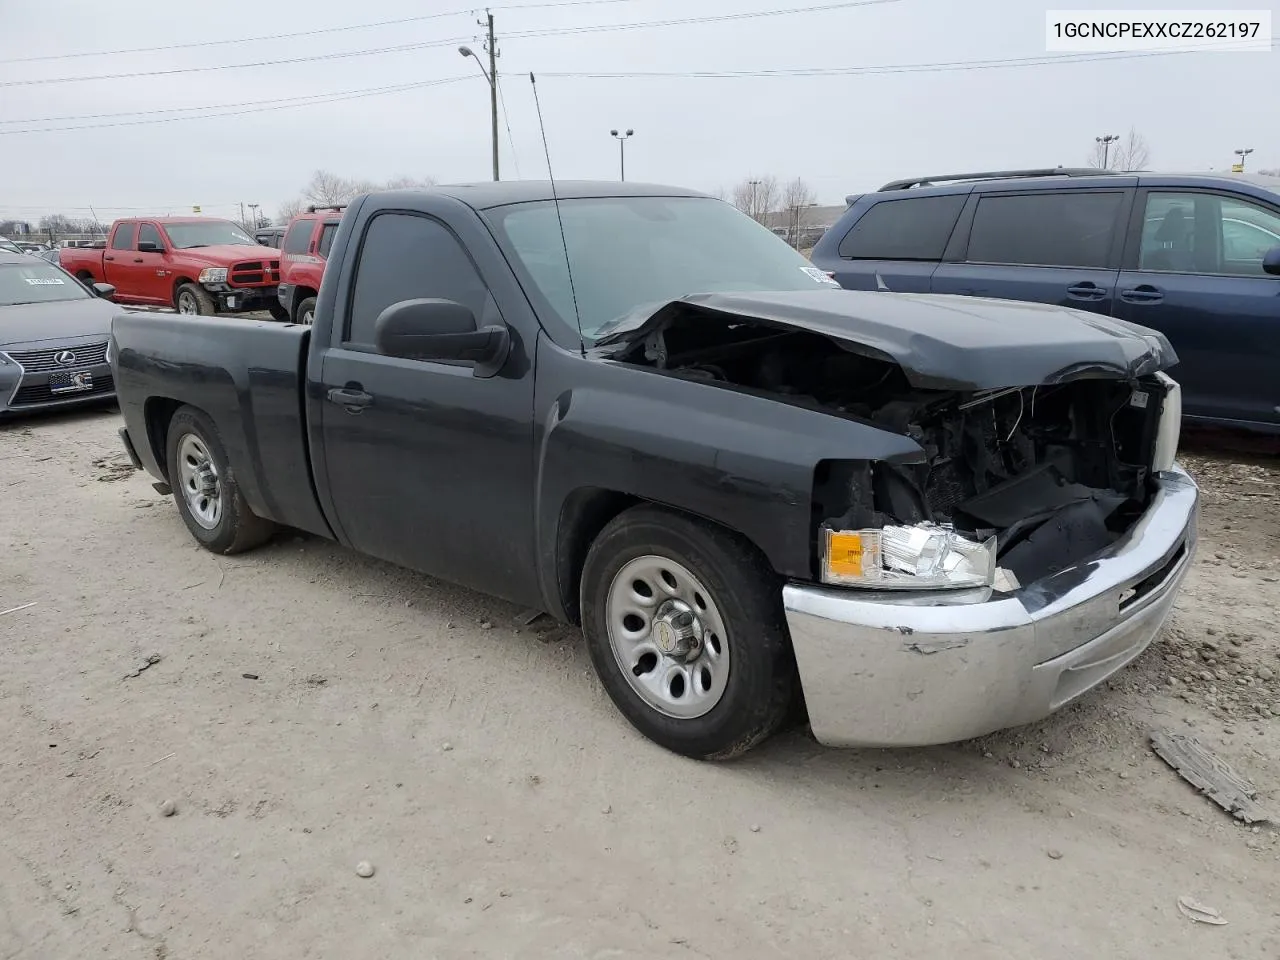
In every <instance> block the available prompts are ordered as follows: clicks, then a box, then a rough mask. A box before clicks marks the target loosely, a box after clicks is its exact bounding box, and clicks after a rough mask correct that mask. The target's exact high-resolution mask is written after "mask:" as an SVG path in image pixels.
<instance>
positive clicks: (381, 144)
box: [0, 0, 1280, 220]
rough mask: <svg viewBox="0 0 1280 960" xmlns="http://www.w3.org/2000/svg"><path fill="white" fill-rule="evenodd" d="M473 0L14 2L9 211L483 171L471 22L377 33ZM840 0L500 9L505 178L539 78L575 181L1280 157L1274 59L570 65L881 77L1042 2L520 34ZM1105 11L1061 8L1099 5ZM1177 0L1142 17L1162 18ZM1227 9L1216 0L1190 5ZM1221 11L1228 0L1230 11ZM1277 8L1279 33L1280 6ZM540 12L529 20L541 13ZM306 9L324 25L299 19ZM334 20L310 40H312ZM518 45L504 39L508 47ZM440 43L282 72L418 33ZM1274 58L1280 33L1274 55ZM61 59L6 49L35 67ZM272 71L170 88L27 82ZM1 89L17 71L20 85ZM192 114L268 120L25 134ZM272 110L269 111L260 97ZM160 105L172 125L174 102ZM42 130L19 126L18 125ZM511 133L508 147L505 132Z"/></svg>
mask: <svg viewBox="0 0 1280 960" xmlns="http://www.w3.org/2000/svg"><path fill="white" fill-rule="evenodd" d="M466 2H467V0H363V2H361V3H351V2H349V0H307V2H306V3H301V2H276V3H264V2H261V0H218V2H217V3H216V4H213V5H210V4H197V3H186V2H174V0H171V2H167V3H143V2H140V0H126V2H115V3H112V2H103V0H39V2H22V0H0V61H6V62H4V63H0V217H12V216H21V217H22V218H24V219H32V220H34V219H37V218H38V217H39V216H40V215H41V214H43V213H49V212H64V213H67V214H71V215H77V216H84V215H87V214H88V210H87V209H86V208H87V207H88V206H89V205H91V204H92V205H93V206H94V207H95V209H96V210H97V213H98V215H99V217H101V218H103V219H110V218H112V217H114V216H121V215H127V214H128V213H131V212H133V211H132V210H130V209H128V208H137V209H138V211H142V210H146V211H148V212H154V213H160V214H163V213H167V212H172V213H183V212H189V210H190V206H191V205H192V204H197V203H198V204H201V205H202V206H203V209H204V212H205V213H206V214H214V215H224V216H227V215H232V214H235V213H238V206H237V204H238V202H239V201H245V202H253V203H259V204H261V205H262V206H263V207H264V209H265V210H266V211H268V212H270V213H274V211H275V210H276V208H277V207H278V206H279V205H280V203H281V202H283V201H285V200H287V199H289V198H290V197H292V196H294V195H295V194H296V193H297V192H298V190H299V188H300V187H301V186H302V185H303V184H304V183H305V182H306V180H307V179H308V178H309V176H310V174H311V172H312V171H313V170H315V169H317V168H324V169H327V170H331V171H333V172H335V173H339V174H342V175H345V176H352V177H364V178H369V179H373V180H385V179H387V178H390V177H394V176H399V175H409V176H433V177H435V178H437V179H438V180H440V181H442V182H457V181H466V180H484V179H488V178H489V177H490V175H491V171H490V160H489V127H488V122H489V113H488V86H487V85H486V83H485V81H484V79H483V78H482V77H481V75H480V72H479V70H478V69H477V65H476V63H475V61H474V60H464V59H463V58H462V57H461V56H459V54H458V52H457V45H458V43H459V42H466V43H470V44H472V45H474V46H475V47H476V49H477V51H479V44H478V43H477V40H478V39H479V35H480V28H479V27H478V26H477V25H476V16H477V15H478V14H479V13H481V12H482V9H477V10H476V11H475V12H474V13H472V14H465V13H449V15H446V16H440V17H437V18H434V19H426V20H420V21H417V22H411V23H402V24H398V25H391V26H381V27H367V28H358V27H359V25H361V24H368V23H371V22H374V21H383V20H394V19H398V18H408V17H420V16H423V15H424V14H428V13H432V14H434V13H448V12H449V11H457V10H459V9H461V8H463V7H464V6H465V5H466ZM831 2H834V0H698V2H697V3H693V2H691V0H589V2H581V0H579V2H578V3H575V4H563V3H562V5H559V6H554V7H553V6H549V5H548V4H528V2H527V0H512V2H511V3H510V4H506V5H502V6H495V7H494V8H493V10H494V14H495V18H496V25H497V30H498V34H499V48H500V50H501V54H502V55H501V58H500V60H499V75H500V77H501V78H502V88H503V91H504V94H505V100H506V106H507V110H508V114H509V121H510V139H508V132H507V129H506V126H505V125H503V127H502V129H501V138H502V143H501V150H502V165H503V175H504V177H506V176H510V177H515V176H517V175H519V176H521V177H523V178H526V179H531V178H539V179H541V178H545V176H546V164H545V160H544V158H543V152H542V143H541V140H540V138H539V135H538V124H537V115H536V113H535V110H534V101H533V97H532V93H531V89H530V84H529V80H528V73H529V71H531V70H532V71H534V72H536V73H538V74H540V76H541V79H540V80H539V82H538V92H539V95H540V96H541V98H542V109H543V112H544V115H545V118H546V124H547V134H548V137H549V139H550V144H551V156H552V161H553V163H554V165H555V172H556V175H557V176H558V177H561V178H565V179H569V178H590V179H614V178H616V177H617V176H618V146H617V143H616V142H615V141H613V140H612V139H611V138H610V136H609V130H610V128H612V127H620V128H626V127H632V128H634V129H635V136H634V138H633V139H632V140H631V141H629V143H628V144H627V179H629V180H646V181H652V182H661V183H672V184H679V185H683V186H691V187H694V188H699V189H706V190H714V189H716V188H717V187H725V188H729V187H732V185H733V184H734V183H735V182H737V181H740V180H742V179H743V178H746V177H748V176H750V175H762V174H774V175H776V176H777V177H779V179H786V178H790V177H795V176H801V177H803V178H805V179H806V180H807V181H808V182H809V183H810V185H811V186H812V187H813V188H814V189H815V190H816V192H817V194H818V197H819V199H820V200H821V201H823V202H825V203H839V202H841V201H842V199H843V197H844V196H845V195H846V194H848V193H851V192H858V191H862V190H866V189H871V188H874V187H875V186H877V185H879V184H880V183H882V182H884V181H886V180H890V179H894V178H898V177H902V176H907V175H913V174H924V173H941V172H951V171H957V170H983V169H992V168H996V169H1002V168H1009V167H1019V166H1052V165H1055V164H1059V163H1061V164H1067V165H1080V164H1084V163H1085V162H1086V161H1087V159H1088V155H1089V150H1090V148H1091V147H1092V146H1093V143H1094V137H1095V136H1097V135H1099V134H1104V133H1119V134H1123V133H1126V132H1127V131H1128V130H1129V128H1130V126H1135V127H1137V128H1138V129H1139V130H1140V131H1141V132H1142V133H1143V134H1144V135H1145V136H1146V138H1147V140H1148V141H1149V143H1150V146H1151V151H1152V156H1151V164H1150V165H1151V166H1152V167H1155V168H1160V169H1177V170H1192V169H1194V170H1206V169H1209V168H1217V169H1223V168H1224V167H1226V166H1229V164H1230V163H1231V161H1232V159H1233V156H1232V151H1233V150H1234V149H1235V148H1237V147H1253V148H1254V150H1255V153H1254V154H1253V155H1252V156H1251V157H1250V158H1249V165H1250V167H1251V168H1255V169H1256V168H1258V167H1280V125H1277V123H1276V122H1275V117H1276V109H1275V105H1274V103H1272V102H1271V101H1272V99H1273V97H1274V96H1275V93H1276V91H1277V90H1278V89H1280V53H1278V52H1272V53H1252V54H1249V53H1216V54H1203V53H1197V54H1188V55H1174V56H1147V57H1141V58H1131V59H1119V60H1109V61H1093V62H1076V63H1056V64H1049V65H1032V66H1018V67H1005V68H995V69H973V68H967V69H962V70H926V71H914V72H896V73H879V74H867V73H864V74H855V75H847V74H846V75H835V76H781V77H778V76H772V77H748V78H714V79H709V78H670V77H664V78H657V79H652V78H645V79H636V78H608V79H599V78H567V77H556V76H553V75H552V74H555V73H557V72H627V71H632V72H642V71H737V70H757V71H758V70H793V69H796V68H813V67H825V68H850V67H884V66H900V65H908V64H938V63H954V62H956V61H963V62H973V61H991V60H1001V59H1016V58H1026V57H1044V56H1045V26H1044V19H1045V14H1044V11H1045V7H1046V6H1047V4H1039V3H1031V2H1027V0H964V2H959V0H896V2H883V3H880V4H876V5H869V6H862V7H855V8H848V9H838V10H827V11H818V12H809V13H793V14H789V15H786V16H769V17H758V18H751V19H739V20H736V21H727V22H725V21H722V22H716V23H704V24H685V25H679V26H664V27H650V28H645V29H627V30H615V31H599V32H579V33H577V34H571V33H568V34H567V33H560V34H559V35H552V36H542V37H518V36H516V34H519V33H521V32H528V31H548V30H572V29H576V28H579V29H580V28H583V27H590V26H595V25H605V24H632V23H637V22H643V21H654V20H670V19H685V18H689V17H711V16H716V15H723V14H736V13H742V12H746V11H757V10H777V9H782V8H795V7H803V6H816V5H822V4H824V3H831ZM1117 5H1118V4H1116V3H1115V2H1113V3H1111V4H1110V5H1107V4H1099V3H1087V2H1086V3H1078V4H1068V3H1065V2H1058V3H1053V4H1051V6H1054V7H1063V6H1071V7H1073V8H1079V9H1104V8H1106V7H1108V6H1111V7H1115V6H1117ZM1172 5H1173V4H1172V3H1170V2H1169V0H1164V2H1158V3H1143V2H1142V0H1129V2H1128V3H1126V4H1123V6H1125V7H1127V8H1150V9H1163V8H1168V7H1170V6H1172ZM1187 6H1189V7H1198V8H1201V9H1205V8H1212V7H1215V6H1219V5H1216V4H1213V3H1211V2H1207V0H1200V2H1198V3H1194V4H1187ZM1220 6H1221V7H1222V8H1224V9H1226V8H1227V6H1228V5H1226V4H1222V5H1220ZM1240 6H1245V7H1252V8H1255V9H1270V10H1271V11H1272V16H1273V18H1274V20H1275V24H1274V26H1275V27H1276V29H1275V30H1273V31H1272V32H1273V33H1277V32H1280V3H1278V2H1277V0H1266V2H1260V0H1252V2H1245V3H1235V4H1231V5H1230V7H1232V8H1236V7H1240ZM522 7H523V9H522ZM304 11H305V13H304ZM328 28H349V29H338V30H333V31H331V32H326V33H320V34H317V35H311V36H305V37H296V38H292V39H283V40H281V39H265V40H263V39H257V40H251V41H250V40H247V39H245V38H261V37H278V36H279V35H281V34H286V33H296V32H299V31H305V30H324V29H328ZM503 35H508V36H507V39H502V37H503ZM213 40H233V41H240V40H244V42H234V43H226V44H221V45H216V46H203V47H196V48H192V49H183V50H166V51H162V52H150V53H120V54H113V55H104V56H77V57H67V56H66V55H68V54H80V53H91V52H97V51H104V50H120V49H122V48H137V47H155V46H165V45H170V44H182V43H195V42H203V41H213ZM433 41H439V42H440V44H441V45H440V46H437V47H425V48H418V49H412V50H401V51H394V52H384V53H379V54H376V55H370V56H355V57H344V58H331V59H325V60H315V61H310V62H302V63H283V62H281V61H285V60H289V59H291V58H298V57H313V56H317V55H322V54H335V53H344V52H349V51H357V50H368V49H371V48H379V47H388V46H396V45H402V44H414V43H430V42H433ZM1278 49H1280V46H1278ZM42 55H62V58H61V59H49V60H41V61H33V62H24V63H13V62H9V61H13V60H14V59H17V58H29V57H36V56H42ZM253 62H265V65H263V66H255V67H246V68H244V69H218V70H209V71H203V72H193V73H177V74H171V75H164V76H139V77H130V78H123V79H97V80H91V81H81V82H70V83H67V82H59V83H36V84H31V83H20V84H18V85H13V84H14V82H15V81H31V80H41V79H45V78H62V77H84V76H97V75H102V74H120V73H136V72H141V71H158V70H184V69H189V68H192V67H205V66H215V65H226V64H244V63H253ZM453 77H460V78H462V79H460V80H458V81H456V82H450V83H445V84H442V85H439V86H434V87H426V88H420V89H416V90H410V91H406V92H398V93H392V94H386V95H380V96H366V97H362V98H359V99H348V100H345V101H337V102H328V103H320V104H312V105H308V106H302V107H294V108H290V109H270V110H263V109H262V106H263V105H260V106H257V107H253V106H248V107H246V106H239V105H242V104H246V103H251V102H259V101H267V100H280V99H284V98H294V97H308V96H315V95H329V94H340V93H347V92H350V91H355V90H365V89H368V88H372V87H382V86H390V85H398V84H408V83H416V82H421V81H425V80H435V79H447V78H453ZM6 84H8V85H6ZM192 106H211V107H214V106H216V107H220V108H221V109H220V110H218V111H215V112H223V113H227V112H231V111H242V110H254V109H256V110H257V111H258V112H253V113H248V114H245V115H240V116H222V117H212V118H204V119H198V120H181V121H177V122H166V123H150V124H136V125H130V126H107V127H100V128H95V129H80V130H67V131H57V132H41V133H21V134H20V133H14V132H13V131H14V130H19V129H24V128H30V127H62V126H76V125H83V124H95V123H96V124H105V123H121V122H131V121H137V120H146V119H155V116H154V115H152V116H150V117H147V116H141V117H139V116H112V117H103V118H101V119H71V120H61V119H55V120H52V121H46V120H43V119H42V118H63V117H85V116H86V115H102V114H122V113H124V112H125V111H155V110H167V109H174V108H184V107H192ZM267 106H269V105H267ZM162 116H163V115H162ZM18 120H21V121H27V120H33V121H39V122H32V123H13V122H11V121H18ZM512 143H514V149H513V146H512Z"/></svg>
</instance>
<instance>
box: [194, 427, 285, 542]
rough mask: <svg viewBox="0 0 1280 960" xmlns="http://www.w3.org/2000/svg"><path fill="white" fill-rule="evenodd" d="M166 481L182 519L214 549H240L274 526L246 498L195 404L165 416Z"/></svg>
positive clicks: (219, 442)
mask: <svg viewBox="0 0 1280 960" xmlns="http://www.w3.org/2000/svg"><path fill="white" fill-rule="evenodd" d="M168 463H169V486H170V487H171V488H172V490H173V499H174V501H175V502H176V503H177V505H178V512H179V513H180V514H181V515H182V520H183V522H184V523H185V524H186V525H187V529H188V530H190V531H191V535H192V536H193V537H195V539H196V541H197V542H198V543H199V544H200V545H201V546H202V547H204V548H205V549H206V550H209V551H211V552H213V553H240V552H241V551H243V550H249V549H251V548H252V547H256V546H258V545H259V544H260V543H263V542H264V541H266V540H267V539H268V538H269V537H270V536H271V534H272V533H273V532H274V530H275V525H274V524H273V523H272V522H271V521H270V520H264V519H263V518H262V517H259V516H258V515H257V514H255V513H254V512H253V511H252V510H250V509H249V504H248V503H246V502H245V499H244V494H243V493H241V491H240V484H239V483H237V482H236V478H235V474H234V473H233V472H232V470H231V465H230V464H229V463H228V461H227V451H226V448H225V447H223V445H222V438H221V437H220V436H219V435H218V428H217V427H215V426H214V425H213V421H212V420H210V419H209V417H208V416H207V415H206V414H205V413H204V412H203V411H200V410H197V409H196V408H195V407H181V408H180V409H179V410H178V412H177V413H175V414H174V415H173V419H172V420H171V421H170V422H169V437H168Z"/></svg>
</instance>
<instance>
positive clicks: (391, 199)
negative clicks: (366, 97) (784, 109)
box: [111, 182, 1197, 758]
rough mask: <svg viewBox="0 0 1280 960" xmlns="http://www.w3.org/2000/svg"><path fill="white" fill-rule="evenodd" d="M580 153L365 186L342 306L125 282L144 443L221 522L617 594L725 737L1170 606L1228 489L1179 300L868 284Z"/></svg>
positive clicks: (487, 575)
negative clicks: (1216, 459) (1214, 471)
mask: <svg viewBox="0 0 1280 960" xmlns="http://www.w3.org/2000/svg"><path fill="white" fill-rule="evenodd" d="M557 186H558V187H559V197H558V202H557V199H556V198H555V197H553V194H552V192H551V191H550V189H549V187H548V185H547V184H540V183H530V182H519V183H494V184H481V185H474V186H458V187H440V188H433V189H431V190H426V191H405V192H387V193H377V194H371V195H367V196H364V197H361V198H358V199H357V200H356V201H354V202H353V203H352V204H351V205H350V206H349V207H348V208H347V209H346V211H345V213H344V215H343V217H342V222H341V225H340V227H339V229H338V233H337V236H336V237H335V240H334V243H333V247H332V250H331V252H330V258H329V265H328V269H327V270H326V272H325V276H324V282H323V285H322V288H321V290H320V295H319V300H318V303H317V307H316V313H315V322H314V325H313V326H302V325H289V324H286V325H282V324H277V323H267V322H256V321H251V320H244V319H226V318H217V319H214V318H209V319H206V318H203V317H168V316H119V317H117V318H116V319H115V321H114V326H113V336H112V344H111V362H112V364H113V369H114V374H115V379H116V384H117V391H118V397H119V402H120V407H121V410H122V412H123V415H124V422H125V427H124V429H123V430H122V431H121V433H122V435H123V440H124V443H125V446H126V449H127V450H128V451H129V453H130V455H131V456H132V457H133V458H134V462H135V464H137V465H138V466H139V467H141V468H143V469H145V470H147V471H148V472H149V473H151V474H152V475H153V476H154V477H155V478H156V480H157V485H158V486H159V488H160V489H162V490H171V491H172V493H173V496H174V501H175V503H176V506H177V510H178V512H179V513H180V515H181V517H182V519H183V521H184V522H185V524H186V526H187V528H188V529H189V530H190V532H191V534H192V536H194V537H195V539H196V540H197V541H198V542H199V543H201V544H203V545H204V546H205V547H206V548H208V549H209V550H212V551H216V552H222V553H230V552H233V551H238V550H245V549H249V548H251V547H253V546H255V545H257V544H260V543H262V542H263V541H264V540H265V539H267V538H268V537H270V536H271V534H272V531H273V530H275V529H276V528H279V527H291V528H297V529H301V530H306V531H310V532H312V533H314V534H317V535H319V536H323V537H330V538H332V539H334V540H336V541H338V542H339V543H342V544H344V545H346V546H348V547H350V548H351V549H353V550H358V551H361V552H363V553H367V554H371V555H373V556H376V557H380V558H383V559H385V560H389V561H393V562H395V563H399V564H403V565H404V566H406V567H410V568H412V569H415V570H419V571H422V572H423V573H427V574H431V575H434V576H438V577H441V578H444V579H448V580H452V581H454V582H457V583H460V584H463V585H466V586H469V587H472V588H475V589H477V590H480V591H484V592H486V593H489V594H493V595H495V596H498V597H502V598H504V599H506V600H509V601H512V602H514V603H518V604H521V605H524V606H526V607H536V608H537V609H540V610H543V611H546V612H547V613H549V614H550V615H552V616H553V617H556V618H558V619H560V620H562V621H564V622H566V623H572V624H578V625H581V627H582V630H583V633H584V635H585V637H586V642H587V646H588V649H589V651H590V654H591V658H592V662H593V664H594V666H595V668H596V670H597V672H598V674H599V676H600V679H601V682H602V683H603V685H604V687H605V689H606V690H607V691H608V693H609V695H610V696H611V697H612V699H613V701H614V703H615V704H616V705H617V706H618V708H619V710H620V711H621V712H622V714H623V715H625V716H626V718H627V719H628V720H629V721H630V722H631V723H632V724H634V725H635V727H637V728H638V729H639V730H640V731H642V732H643V733H644V734H645V735H647V736H648V737H650V738H652V739H653V740H655V741H656V742H658V743H660V744H663V745H664V746H666V747H668V748H670V749H672V750H675V751H678V752H680V753H683V754H685V755H688V756H693V757H699V758H725V757H731V756H735V755H737V754H740V753H742V752H743V751H745V750H747V749H749V748H750V747H752V746H753V745H755V744H757V743H759V742H760V741H761V740H763V739H764V738H765V737H767V736H768V735H769V734H770V733H772V732H773V731H775V730H776V729H778V727H779V726H780V725H781V724H782V723H783V722H784V719H785V718H786V717H787V716H789V715H791V714H792V712H793V709H794V708H803V709H804V710H807V714H808V719H809V722H810V724H811V726H812V729H813V732H814V735H815V736H816V737H817V738H818V739H819V740H820V741H822V742H823V743H827V744H834V745H854V744H860V745H875V746H895V745H916V744H930V743H940V742H946V741H951V740H957V739H962V738H966V737H972V736H976V735H979V734H984V733H987V732H989V731H992V730H995V729H998V728H1001V727H1005V726H1009V725H1014V724H1021V723H1025V722H1027V721H1031V720H1035V719H1038V718H1040V717H1043V716H1045V715H1047V714H1049V713H1050V712H1052V711H1053V710H1055V709H1056V708H1058V707H1060V706H1062V705H1063V704H1065V703H1067V702H1068V701H1071V700H1073V699H1075V698H1076V697H1078V696H1080V695H1081V694H1083V693H1085V692H1086V691H1088V690H1090V689H1091V688H1093V687H1095V686H1097V685H1098V684H1099V683H1100V682H1102V681H1103V680H1104V679H1106V678H1107V677H1108V676H1110V675H1112V674H1113V673H1115V672H1116V671H1117V670H1119V669H1121V668H1122V667H1123V666H1124V665H1125V664H1126V663H1128V662H1129V661H1130V660H1132V659H1133V658H1134V657H1136V656H1137V655H1138V654H1139V653H1140V652H1141V651H1142V650H1143V649H1144V648H1145V647H1146V646H1147V645H1148V644H1149V643H1150V642H1151V640H1152V638H1153V637H1155V635H1156V634H1157V632H1158V631H1159V629H1160V627H1161V625H1162V623H1163V622H1164V620H1165V617H1166V616H1167V615H1168V613H1169V610H1170V608H1171V607H1172V605H1173V602H1174V598H1175V595H1176V593H1177V590H1178V587H1179V584H1180V583H1181V581H1182V578H1183V576H1184V574H1185V573H1186V571H1187V569H1188V567H1189V565H1190V562H1191V556H1192V552H1193V550H1194V548H1195V539H1196V510H1197V490H1196V487H1195V484H1194V483H1193V482H1192V481H1191V479H1190V478H1189V477H1188V476H1187V474H1185V473H1184V472H1183V471H1182V470H1181V469H1179V467H1178V466H1177V465H1176V464H1175V462H1174V452H1175V449H1176V446H1177V442H1178V429H1179V420H1180V415H1179V414H1180V410H1179V390H1178V387H1177V384H1176V383H1175V382H1174V381H1173V380H1172V379H1170V377H1169V376H1168V375H1167V374H1166V373H1165V372H1164V371H1165V370H1166V369H1167V368H1169V367H1170V366H1171V365H1173V364H1174V363H1175V362H1176V357H1175V355H1174V353H1173V351H1172V349H1170V347H1169V344H1168V342H1167V341H1166V340H1165V339H1164V338H1163V337H1162V336H1161V335H1160V334H1157V333H1154V332H1152V331H1150V330H1146V329H1144V328H1140V327H1134V326H1131V325H1127V324H1124V323H1121V322H1118V321H1114V320H1110V319H1108V318H1105V317H1101V316H1096V315H1092V314H1086V313H1080V312H1077V311H1073V310H1069V309H1065V308H1060V307H1050V306H1041V305H1037V304H1028V303H1012V302H1002V301H994V300H979V299H972V298H964V297H944V296H929V295H908V294H896V293H879V292H853V291H846V290H841V289H840V288H839V287H838V286H836V285H835V284H834V283H833V282H832V281H831V280H830V278H829V277H828V276H827V275H826V274H824V273H823V272H822V271H820V270H818V269H816V268H815V267H813V266H812V265H811V264H810V263H809V262H808V261H806V260H805V259H804V258H803V257H801V256H800V255H799V254H797V253H796V252H795V251H793V250H791V249H790V248H789V247H788V246H787V245H786V244H785V243H784V242H783V241H782V240H780V239H779V238H777V237H775V236H774V235H773V234H771V233H770V232H769V231H768V230H767V229H765V228H764V227H761V226H760V225H758V224H756V223H755V222H754V221H752V220H751V219H750V218H748V217H746V216H744V215H742V214H740V213H738V212H737V211H736V210H734V209H733V208H732V207H731V206H729V205H727V204H725V203H722V202H720V201H717V200H714V199H711V198H709V197H705V196H701V195H699V194H696V193H692V192H690V191H685V190H678V189H672V188H663V187H645V186H641V185H635V184H617V183H609V184H592V183H565V184H558V185H557ZM513 682H515V681H514V680H513ZM519 682H522V683H528V682H534V681H532V680H531V678H529V677H523V678H521V680H520V681H519Z"/></svg>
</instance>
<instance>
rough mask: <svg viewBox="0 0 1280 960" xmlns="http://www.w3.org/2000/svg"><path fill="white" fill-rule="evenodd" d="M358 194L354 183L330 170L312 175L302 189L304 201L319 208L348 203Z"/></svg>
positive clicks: (319, 171) (318, 171)
mask: <svg viewBox="0 0 1280 960" xmlns="http://www.w3.org/2000/svg"><path fill="white" fill-rule="evenodd" d="M358 192H359V191H358V190H356V189H355V184H354V183H353V182H352V181H350V180H348V179H347V178H346V177H340V176H338V175H337V174H336V173H330V172H329V171H328V170H317V171H316V172H315V173H313V174H312V175H311V180H310V182H308V183H307V185H306V186H305V187H303V188H302V196H303V199H305V200H307V201H310V202H311V203H314V204H315V205H316V206H318V207H319V206H324V207H332V206H336V205H337V204H340V203H346V202H347V201H348V200H350V199H351V198H352V197H354V196H355V195H356V194H357V193H358Z"/></svg>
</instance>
